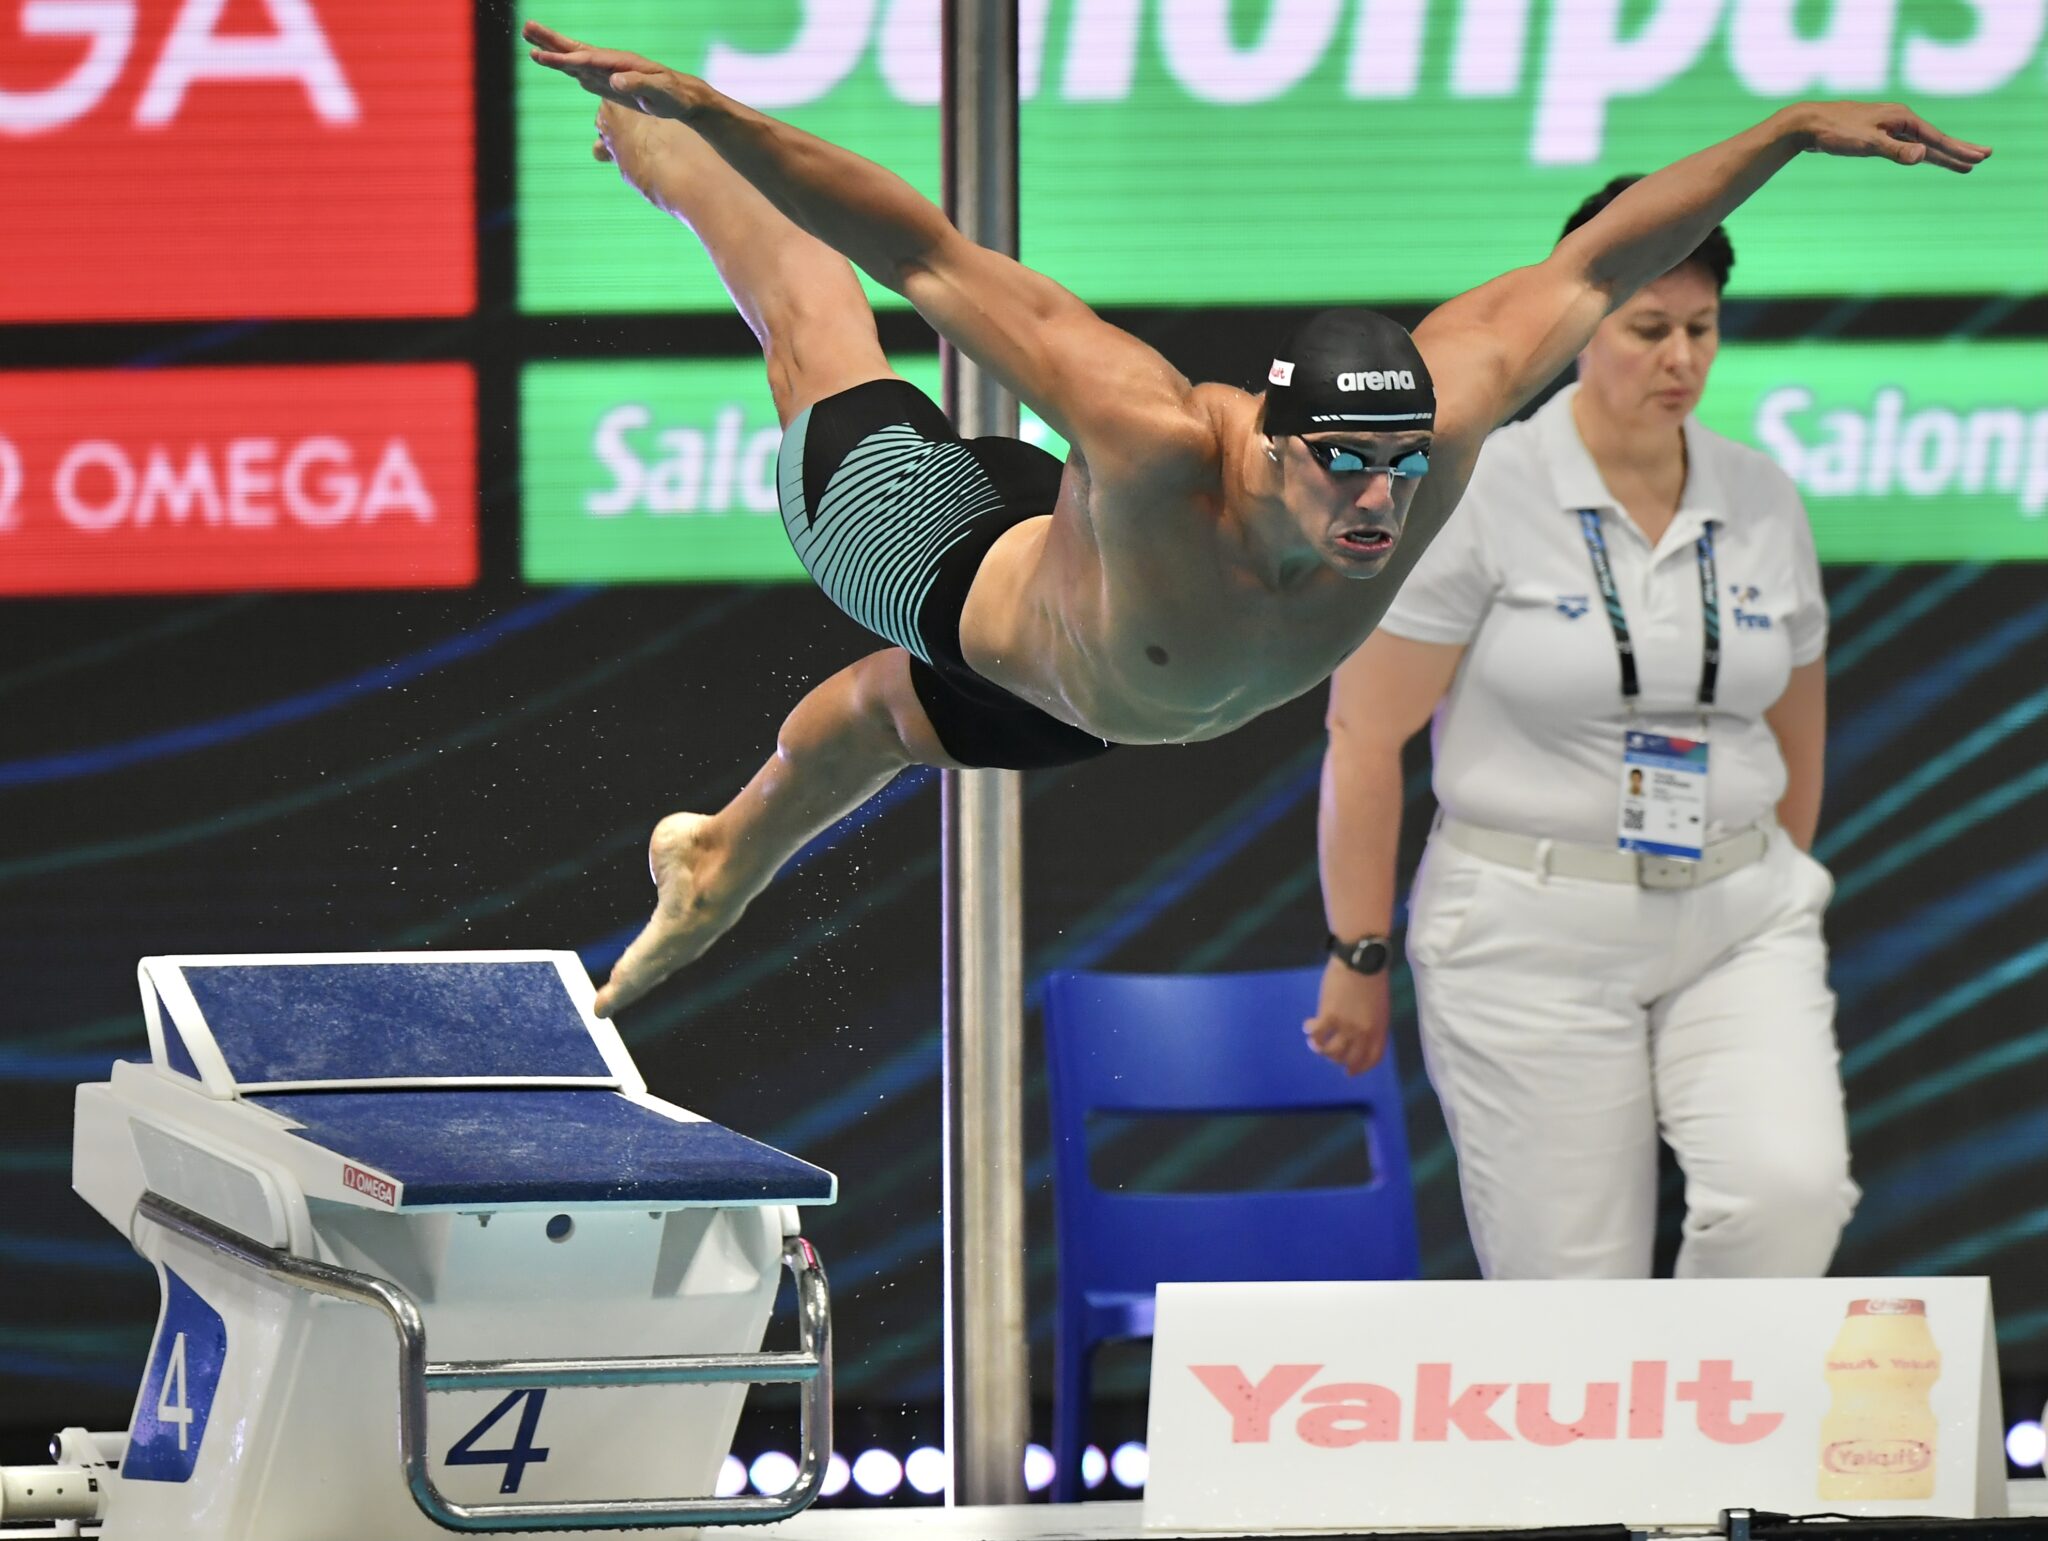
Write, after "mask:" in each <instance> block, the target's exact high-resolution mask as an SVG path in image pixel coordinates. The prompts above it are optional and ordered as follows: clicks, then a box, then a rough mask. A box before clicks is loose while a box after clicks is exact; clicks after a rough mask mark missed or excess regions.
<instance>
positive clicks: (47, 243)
mask: <svg viewBox="0 0 2048 1541" xmlns="http://www.w3.org/2000/svg"><path fill="white" fill-rule="evenodd" d="M474 48H475V43H474V39H473V37H472V35H471V18H470V7H469V6H468V5H467V4H465V3H464V0H0V198H4V206H0V232H4V236H0V320H9V321H107V320H163V319H198V318H222V317H238V316H251V317H266V318H268V317H307V316H446V315H463V314H466V313H468V312H469V311H470V310H471V309H473V308H474V306H475V303H476V242H475V227H476V221H475V215H474V212H473V210H474V197H475V195H474V191H473V184H474V162H475V154H474V140H475V134H474V130H473V128H472V122H471V120H472V111H471V95H472V90H473V85H472V68H471V55H472V53H473V52H474Z"/></svg>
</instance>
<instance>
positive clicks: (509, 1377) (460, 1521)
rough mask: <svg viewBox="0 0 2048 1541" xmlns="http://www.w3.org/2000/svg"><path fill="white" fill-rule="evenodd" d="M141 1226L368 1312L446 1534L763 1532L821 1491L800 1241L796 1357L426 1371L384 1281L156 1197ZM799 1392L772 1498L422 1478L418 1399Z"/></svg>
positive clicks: (561, 1362) (811, 1291) (415, 1464)
mask: <svg viewBox="0 0 2048 1541" xmlns="http://www.w3.org/2000/svg"><path fill="white" fill-rule="evenodd" d="M135 1213H136V1217H137V1218H138V1219H143V1220H148V1221H150V1222H151V1223H152V1224H155V1225H160V1226H162V1227H163V1228H164V1229H165V1230H168V1231H172V1232H174V1233H176V1234H177V1235H180V1236H183V1237H185V1238H186V1239H187V1240H188V1241H194V1242H197V1243H200V1244H201V1245H203V1246H209V1247H212V1248H213V1249H214V1250H215V1251H217V1252H219V1253H221V1254H222V1255H223V1256H225V1257H228V1258H232V1259H233V1260H234V1261H236V1262H238V1263H241V1264H243V1265H244V1266H245V1267H248V1268H251V1269H254V1270H255V1271H256V1272H258V1273H261V1274H265V1275H267V1276H269V1277H271V1278H277V1279H284V1280H287V1281H289V1282H290V1283H292V1284H296V1285H297V1286H299V1287H300V1288H301V1289H305V1290H309V1291H311V1292H312V1293H314V1294H318V1295H330V1296H332V1297H334V1298H335V1299H337V1300H346V1301H350V1302H353V1303H354V1304H356V1305H365V1306H374V1307H376V1308H377V1309H378V1310H380V1311H382V1312H383V1313H384V1314H385V1315H386V1316H387V1317H389V1318H390V1320H391V1325H392V1328H393V1330H394V1331H395V1332H396V1333H397V1334H398V1449H399V1459H400V1460H401V1461H402V1462H403V1464H404V1467H405V1479H406V1486H407V1487H408V1488H409V1489H410V1490H411V1492H412V1496H413V1501H414V1502H415V1503H417V1504H418V1505H419V1506H420V1511H421V1512H422V1513H423V1514H425V1515H426V1516H427V1518H428V1519H430V1520H432V1521H433V1522H434V1523H435V1524H437V1525H442V1526H445V1527H447V1528H448V1529H450V1530H464V1531H482V1530H617V1529H623V1528H626V1527H631V1526H648V1527H654V1526H668V1525H765V1524H769V1523H771V1522H773V1521H775V1520H784V1519H788V1518H789V1517H790V1516H791V1515H793V1514H798V1513H801V1512H802V1511H803V1510H804V1509H805V1508H807V1507H808V1506H809V1505H810V1503H811V1500H812V1499H814V1498H816V1497H817V1496H818V1490H819V1489H820V1488H821V1487H822V1486H823V1485H824V1481H825V1466H826V1462H827V1460H828V1459H829V1457H830V1453H831V1449H832V1323H831V1300H830V1295H829V1293H828V1291H827V1289H826V1285H825V1270H824V1268H823V1267H822V1266H821V1265H820V1264H819V1262H818V1254H817V1252H816V1250H815V1249H814V1248H813V1247H812V1246H811V1244H810V1243H809V1242H808V1241H805V1240H804V1239H803V1238H802V1237H801V1236H793V1237H790V1238H788V1239H786V1240H785V1241H784V1242H783V1244H782V1263H783V1266H784V1267H785V1268H787V1269H789V1271H790V1273H791V1274H792V1275H793V1276H794V1277H795V1280H796V1295H797V1301H796V1305H797V1339H798V1342H799V1343H800V1344H801V1345H802V1347H801V1350H800V1351H799V1352H797V1353H794V1354H787V1353H763V1354H683V1355H670V1356H665V1357H656V1358H644V1359H504V1360H488V1359H485V1360H465V1361H459V1362H451V1363H440V1364H430V1363H428V1361H427V1331H426V1324H425V1322H424V1321H423V1320H422V1319H421V1316H420V1308H419V1305H418V1303H417V1302H415V1301H414V1300H413V1298H412V1296H410V1295H408V1294H407V1293H406V1292H405V1291H404V1290H402V1289H400V1288H399V1287H398V1286H397V1285H395V1284H393V1283H391V1282H390V1281H389V1280H387V1279H380V1278H378V1277H377V1276H376V1275H374V1274H366V1273H358V1272H357V1271H355V1270H354V1269H349V1268H337V1267H335V1266H334V1265H333V1264H331V1263H320V1262H314V1261H312V1260H310V1259H307V1258H300V1257H293V1256H291V1255H290V1254H289V1253H287V1252H284V1251H282V1250H280V1249H278V1248H275V1247H266V1246H264V1245H262V1244H261V1243H260V1242H257V1241H254V1240H252V1239H251V1238H249V1237H247V1236H244V1235H242V1234H241V1232H239V1231H234V1230H230V1229H229V1228H228V1227H226V1226H224V1225H221V1224H219V1223H217V1222H216V1221H213V1220H209V1219H208V1218H206V1216H204V1215H200V1214H195V1213H194V1212H193V1211H191V1210H189V1209H187V1208H185V1207H184V1206H183V1205H181V1204H176V1203H173V1202H172V1201H171V1200H169V1199H167V1198H164V1197H163V1196H162V1195H161V1194H157V1193H150V1192H145V1193H144V1194H143V1195H142V1198H141V1200H140V1201H139V1202H138V1203H137V1204H136V1207H135ZM733 1381H747V1382H753V1383H762V1384H766V1383H770V1382H798V1383H801V1384H802V1385H803V1388H804V1390H803V1401H802V1404H801V1412H800V1414H799V1417H800V1419H801V1422H800V1428H801V1438H802V1443H801V1449H802V1455H801V1457H800V1459H799V1462H798V1465H797V1477H796V1482H795V1483H794V1484H793V1485H792V1486H791V1487H790V1488H788V1489H787V1490H786V1491H784V1492H782V1493H779V1494H776V1495H774V1496H772V1497H769V1496H762V1497H754V1498H607V1499H594V1500H590V1501H587V1502H584V1503H559V1502H533V1503H509V1504H507V1503H486V1504H459V1503H456V1502H455V1501H454V1500H453V1499H450V1498H448V1497H446V1496H444V1495H443V1494H442V1492H441V1490H440V1489H439V1488H438V1487H436V1486H435V1484H434V1479H433V1477H432V1476H431V1475H430V1474H429V1473H428V1471H427V1452H426V1441H425V1434H426V1427H427V1393H428V1392H430V1391H458V1390H460V1391H483V1390H492V1389H501V1390H502V1389H512V1388H520V1387H554V1386H648V1385H681V1384H716V1383H730V1382H733Z"/></svg>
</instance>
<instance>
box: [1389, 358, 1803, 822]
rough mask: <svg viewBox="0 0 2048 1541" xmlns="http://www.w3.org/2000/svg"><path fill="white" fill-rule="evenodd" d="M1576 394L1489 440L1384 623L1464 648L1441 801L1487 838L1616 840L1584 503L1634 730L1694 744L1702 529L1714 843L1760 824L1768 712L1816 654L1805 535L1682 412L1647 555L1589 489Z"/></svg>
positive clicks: (1786, 482)
mask: <svg viewBox="0 0 2048 1541" xmlns="http://www.w3.org/2000/svg"><path fill="white" fill-rule="evenodd" d="M1577 393H1578V386H1577V385H1572V386H1569V387H1567V388H1566V389H1565V390H1563V391H1561V392H1559V393H1558V395H1557V396H1556V397H1554V398H1553V399H1552V400H1550V401H1548V402H1546V403H1545V404H1544V406H1543V408H1542V410H1541V411H1539V412H1537V413H1536V414H1535V415H1534V416H1533V417H1531V418H1529V419H1528V420H1526V421H1524V422H1520V423H1513V424H1510V425H1509V426H1508V427H1506V428H1502V429H1501V430H1499V431H1498V432H1497V433H1495V434H1493V435H1492V436H1491V437H1490V438H1488V439H1487V441H1486V444H1485V446H1484V448H1482V449H1481V451H1480V454H1479V464H1478V467H1477V469H1476V470H1475V471H1474V473H1473V476H1472V483H1471V486H1470V488H1469V489H1468V490H1467V491H1466V493H1465V498H1464V501H1463V502H1462V503H1460V504H1459V505H1458V510H1457V512H1456V513H1455V514H1454V515H1452V517H1451V519H1450V521H1449V523H1448V524H1446V525H1445V527H1444V530H1443V532H1442V533H1441V534H1440V535H1438V537H1437V539H1436V541H1435V543H1434V544H1433V545H1432V546H1431V547H1430V549H1429V550H1428V551H1427V552H1426V553H1425V554H1424V556H1423V558H1422V560H1421V561H1420V562H1418V563H1417V564H1416V567H1415V571H1414V573H1413V574H1412V575H1411V576H1410V577H1409V579H1408V581H1407V583H1406V584H1404V585H1403V586H1402V589H1401V592H1400V593H1399V595H1397V596H1396V598H1395V600H1394V604H1393V607H1392V608H1391V609H1390V610H1388V611H1387V614H1386V616H1385V618H1384V619H1382V620H1381V622H1380V627H1381V629H1382V630H1385V631H1390V632H1392V633H1394V634H1395V635H1396V636H1400V637H1407V638H1409V639H1411V640H1413V641H1417V642H1436V643H1450V644H1460V645H1462V646H1464V648H1465V656H1464V658H1463V659H1462V660H1461V661H1460V663H1459V667H1458V672H1457V675H1456V677H1455V678H1454V679H1453V681H1452V683H1451V688H1450V691H1449V692H1448V693H1447V694H1446V695H1445V697H1444V699H1443V701H1442V703H1441V704H1440V705H1439V706H1438V708H1437V713H1436V719H1435V724H1434V727H1433V729H1432V732H1431V744H1432V746H1433V748H1434V750H1435V755H1436V766H1435V774H1434V784H1435V788H1436V797H1437V801H1438V803H1439V804H1441V805H1442V807H1443V809H1444V811H1445V812H1446V813H1447V814H1449V815H1450V816H1451V817H1453V818H1458V819H1463V820H1465V821H1467V822H1468V823H1472V824H1480V825H1484V826H1486V827H1488V828H1492V829H1504V830H1512V831H1514V832H1516V833H1518V834H1525V835H1532V836H1536V837H1539V838H1542V837H1548V838H1550V839H1553V840H1572V841H1578V842H1581V843H1583V844H1587V845H1599V846H1611V845H1613V844H1614V840H1615V820H1616V811H1617V803H1618V801H1619V787H1620V777H1621V751H1622V734H1623V731H1624V727H1625V724H1626V723H1627V722H1628V713H1627V709H1626V707H1625V705H1624V703H1623V699H1622V694H1621V666H1620V661H1619V659H1618V657H1617V655H1616V652H1615V645H1614V633H1613V631H1612V629H1611V628H1610V627H1609V625H1608V621H1607V614H1606V609H1605V607H1604V606H1603V604H1602V603H1601V599H1600V587H1599V584H1598V582H1597V581H1596V580H1595V578H1594V576H1593V567H1592V559H1591V557H1590V556H1589V555H1588V553H1587V550H1586V541H1585V535H1584V532H1583V529H1582V527H1581V524H1580V520H1579V516H1578V510H1579V509H1582V508H1594V509H1598V510H1599V511H1600V524H1601V531H1602V533H1603V535H1604V536H1605V538H1606V544H1607V551H1608V560H1609V563H1610V564H1611V566H1612V569H1613V573H1614V583H1615V588H1616V590H1617V592H1618V593H1619V594H1620V596H1621V602H1622V609H1623V610H1624V612H1625V613H1626V615H1627V619H1628V629H1629V632H1630V635H1631V637H1632V638H1633V640H1634V643H1635V654H1636V669H1637V673H1638V676H1639V683H1640V687H1641V691H1642V694H1641V695H1640V696H1639V697H1638V698H1637V701H1636V712H1637V722H1638V723H1639V724H1640V725H1641V726H1643V727H1646V728H1648V729H1649V730H1651V731H1652V732H1666V733H1673V734H1677V735H1679V736H1681V737H1692V736H1694V735H1696V734H1697V732H1698V728H1699V722H1700V713H1699V708H1698V706H1697V704H1696V703H1697V702H1698V699H1699V684H1700V663H1701V654H1702V647H1703V627H1702V619H1701V600H1700V575H1699V565H1698V558H1697V556H1696V555H1695V543H1696V542H1697V540H1698V538H1699V535H1700V531H1701V527H1702V525H1703V524H1704V523H1705V521H1707V520H1712V521H1713V522H1714V558H1715V563H1716V566H1717V567H1718V568H1719V573H1718V582H1719V586H1720V587H1719V597H1720V611H1721V668H1720V675H1719V679H1718V680H1717V682H1716V689H1715V699H1714V705H1713V707H1712V708H1711V709H1710V710H1709V712H1708V715H1707V723H1708V730H1709V732H1708V741H1709V744H1710V745H1711V748H1710V751H1709V773H1708V780H1707V814H1708V831H1707V837H1708V838H1709V839H1718V838H1720V837H1722V836H1723V835H1727V834H1731V833H1733V832H1735V831H1737V830H1740V829H1743V828H1746V827H1747V826H1749V825H1752V824H1755V823H1756V822H1757V821H1758V820H1760V819H1762V818H1765V817H1766V816H1768V815H1769V814H1771V813H1772V812H1773V810H1774V809H1775V808H1776V807H1777V804H1778V800H1779V798H1780V797H1782V796H1783V795H1784V791H1785V761H1784V758H1783V756H1782V755H1781V754H1780V753H1779V751H1778V741H1777V738H1776V735H1774V734H1773V733H1772V732H1771V729H1770V725H1769V724H1768V723H1766V722H1765V721H1764V718H1763V714H1764V711H1765V709H1766V708H1768V707H1769V706H1771V705H1772V704H1773V703H1774V702H1776V701H1777V699H1778V697H1779V696H1780V695H1782V694H1783V693H1784V690H1785V685H1786V682H1787V680H1788V679H1789V678H1790V676H1791V671H1792V669H1793V667H1794V666H1795V665H1799V664H1807V663H1811V662H1813V660H1815V659H1816V658H1819V657H1820V656H1821V654H1822V653H1823V652H1824V651H1825V650H1826V647H1827V628H1828V616H1827V600H1826V597H1825V594H1824V593H1823V591H1822V589H1821V582H1820V562H1819V559H1818V558H1817V557H1816V556H1815V554H1814V548H1813V532H1812V530H1811V529H1810V528H1809V527H1808V525H1807V521H1806V510H1805V508H1804V507H1803V506H1802V505H1801V504H1800V501H1799V494H1798V492H1797V490H1796V489H1795V488H1794V486H1793V484H1792V482H1791V480H1790V479H1789V478H1787V477H1786V475H1785V473H1784V472H1783V471H1781V470H1779V469H1778V467H1777V465H1776V464H1775V463H1773V462H1772V461H1771V459H1770V458H1769V457H1768V456H1766V455H1764V454H1761V453H1760V452H1758V451H1756V450H1753V449H1750V448H1748V447H1747V446H1744V445H1741V444H1737V443H1735V442H1734V441H1733V440H1731V439H1725V438H1722V437H1721V436H1720V435H1719V434H1716V433H1710V432H1708V431H1707V430H1706V429H1705V428H1702V427H1701V426H1700V425H1699V424H1698V423H1697V422H1696V421H1694V420H1693V419H1692V418H1687V419H1686V421H1685V428H1684V432H1685V443H1686V451H1687V466H1688V469H1687V475H1686V480H1685V492H1684V496H1683V498H1682V500H1681V501H1680V503H1679V507H1678V512H1677V515H1676V516H1675V517H1674V518H1673V519H1672V521H1671V527H1670V528H1669V529H1668V530H1666V531H1665V532H1664V536H1663V538H1662V539H1661V540H1659V541H1658V542H1657V544H1656V546H1655V548H1654V549H1653V548H1652V547H1651V545H1650V543H1649V541H1647V540H1646V539H1645V538H1644V537H1643V533H1642V531H1641V530H1639V529H1638V528H1637V527H1636V524H1635V521H1634V520H1632V519H1631V518H1629V516H1628V514H1627V513H1626V512H1624V511H1623V510H1622V508H1621V505H1620V504H1619V503H1618V502H1617V501H1616V500H1615V497H1614V495H1613V494H1612V493H1611V492H1609V491H1608V490H1607V487H1606V484H1605V483H1604V482H1603V481H1602V480H1601V477H1600V472H1599V470H1598V468H1597V467H1596V466H1595V465H1594V464H1593V458H1592V456H1591V455H1590V454H1589V453H1587V450H1586V446H1585V444H1584V442H1583V441H1582V440H1581V439H1580V438H1579V433H1578V428H1577V426H1576V425H1575V424H1574V423H1573V421H1572V414H1571V402H1572V398H1573V397H1574V396H1575V395H1577Z"/></svg>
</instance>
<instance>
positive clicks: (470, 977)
mask: <svg viewBox="0 0 2048 1541" xmlns="http://www.w3.org/2000/svg"><path fill="white" fill-rule="evenodd" d="M153 961H154V960H153ZM162 961H163V962H165V963H169V964H172V965H174V966H175V974H174V975H173V976H172V977H173V978H174V979H176V980H178V981H180V982H182V983H183V985H184V986H185V988H186V990H187V991H189V992H190V996H191V1000H192V1003H193V1005H194V1006H195V1007H196V1008H197V1016H198V1019H199V1025H200V1026H201V1027H203V1031H204V1036H205V1037H206V1038H208V1039H210V1040H211V1042H212V1044H213V1046H214V1048H215V1049H217V1050H218V1051H219V1054H220V1057H221V1059H222V1060H223V1061H224V1062H225V1065H226V1068H227V1071H228V1073H229V1074H230V1075H231V1076H232V1077H233V1078H234V1081H235V1084H236V1085H237V1086H238V1087H241V1088H244V1089H247V1088H251V1087H256V1086H278V1085H301V1086H304V1085H321V1084H327V1085H331V1084H333V1083H335V1082H351V1083H356V1082H363V1081H391V1080H405V1081H448V1080H463V1081H474V1080H478V1079H490V1080H503V1079H515V1080H521V1081H536V1080H550V1081H562V1080H594V1081H600V1082H611V1083H616V1082H617V1080H618V1079H619V1077H618V1073H617V1067H616V1066H615V1065H613V1064H608V1063H607V1062H606V1056H605V1054H604V1052H603V1050H602V1049H601V1048H600V1047H599V1044H598V1042H597V1040H596V1038H595V1037H594V1036H593V1032H592V1020H587V1019H586V1017H585V1014H584V1012H583V1011H582V1010H580V1009H579V1008H578V1004H577V1002H576V1001H575V1000H573V999H572V998H571V997H570V994H569V991H568V988H567V985H566V982H565V979H564V975H563V972H562V970H561V968H560V966H559V964H558V963H557V961H556V960H554V959H552V958H525V957H520V958H508V959H503V960H485V959H477V958H462V959H449V960H445V961H444V960H428V959H421V958H417V957H410V958H404V959H393V960H390V961H383V960H378V961H370V960H364V959H352V960H349V961H345V962H313V961H303V962H299V961H295V962H289V963H286V962H263V963H253V962H252V963H236V962H229V961H225V960H222V961H214V960H210V959H206V960H202V959H166V960H162ZM186 1015H187V1016H190V1015H191V1014H190V1013H187V1014H186ZM177 1016H178V1013H177V1012H176V1010H175V1008H174V1010H173V1017H174V1018H176V1017H177ZM177 1026H178V1027H179V1029H180V1033H179V1038H180V1039H184V1040H189V1039H190V1038H191V1037H192V1036H193V1034H192V1032H191V1031H190V1029H191V1027H192V1026H193V1024H192V1023H191V1022H189V1021H178V1022H177ZM168 1047H169V1048H170V1049H171V1059H172V1066H173V1068H175V1069H180V1070H183V1071H184V1072H185V1073H186V1074H194V1073H196V1072H195V1068H194V1067H193V1061H192V1046H191V1044H190V1043H189V1042H182V1041H181V1042H174V1043H172V1044H170V1045H168ZM181 1057H182V1059H183V1061H184V1063H183V1064H179V1063H177V1061H178V1059H179V1058H181Z"/></svg>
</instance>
